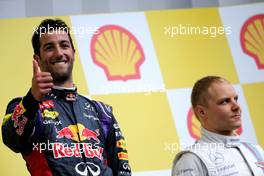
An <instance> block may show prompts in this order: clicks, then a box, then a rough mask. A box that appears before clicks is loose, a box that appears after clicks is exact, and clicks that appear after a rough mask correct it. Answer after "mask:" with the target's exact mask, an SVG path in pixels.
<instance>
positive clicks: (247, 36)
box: [240, 14, 264, 69]
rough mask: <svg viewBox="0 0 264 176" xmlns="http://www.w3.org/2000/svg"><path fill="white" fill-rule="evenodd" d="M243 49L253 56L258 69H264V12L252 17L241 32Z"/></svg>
mask: <svg viewBox="0 0 264 176" xmlns="http://www.w3.org/2000/svg"><path fill="white" fill-rule="evenodd" d="M240 42H241V46H242V49H243V51H244V52H245V53H246V54H248V55H249V56H251V57H252V58H253V59H254V60H255V62H256V64H257V67H258V69H264V14H258V15H255V16H252V17H250V18H249V19H247V21H246V22H245V23H244V25H243V27H242V29H241V32H240Z"/></svg>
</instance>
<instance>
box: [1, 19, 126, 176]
mask: <svg viewBox="0 0 264 176" xmlns="http://www.w3.org/2000/svg"><path fill="white" fill-rule="evenodd" d="M32 45H33V48H34V60H33V78H32V84H31V88H30V89H29V91H28V93H27V94H26V95H25V96H24V97H22V98H15V99H13V100H12V101H10V102H9V104H8V106H7V110H6V116H5V119H4V121H3V124H2V136H3V141H4V143H5V144H6V145H7V146H8V147H9V148H10V149H12V150H13V151H14V152H19V153H21V154H22V156H23V158H24V160H25V161H26V163H27V168H28V171H29V172H30V174H31V175H33V176H40V175H41V176H51V175H53V176H64V175H65V176H71V175H72V176H99V175H100V176H113V175H114V176H130V175H131V170H130V167H129V165H128V157H127V150H126V147H125V146H126V145H125V142H124V137H123V136H122V133H121V131H120V128H119V127H118V124H117V121H116V119H115V117H114V115H113V113H112V108H111V107H110V106H108V105H106V104H104V103H102V102H97V101H93V100H89V99H88V98H86V97H84V96H82V95H80V94H78V92H77V88H76V86H75V84H74V82H73V79H72V69H73V64H74V53H75V49H74V46H73V42H72V39H71V36H70V29H69V27H68V26H67V25H66V24H65V23H64V22H63V21H62V20H59V19H55V20H54V19H46V20H44V21H42V22H41V24H40V25H39V26H38V28H37V30H36V31H34V34H33V37H32ZM88 117H89V118H88ZM91 117H92V118H91ZM120 143H122V145H120ZM124 166H128V167H124Z"/></svg>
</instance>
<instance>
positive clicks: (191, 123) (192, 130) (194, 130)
mask: <svg viewBox="0 0 264 176" xmlns="http://www.w3.org/2000/svg"><path fill="white" fill-rule="evenodd" d="M187 127H188V131H189V134H190V136H191V137H192V138H193V139H195V140H199V139H200V138H201V132H200V129H201V124H200V122H199V120H198V119H197V117H196V116H195V114H194V112H193V109H192V107H190V108H189V111H188V114H187ZM242 132H243V129H242V127H240V128H238V129H237V130H236V131H235V133H236V134H237V135H241V134H242Z"/></svg>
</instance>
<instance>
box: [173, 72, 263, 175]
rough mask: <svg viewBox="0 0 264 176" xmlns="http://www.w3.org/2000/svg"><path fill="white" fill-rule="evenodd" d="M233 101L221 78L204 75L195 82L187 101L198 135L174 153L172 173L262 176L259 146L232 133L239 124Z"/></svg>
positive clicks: (234, 97) (232, 92)
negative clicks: (198, 137)
mask: <svg viewBox="0 0 264 176" xmlns="http://www.w3.org/2000/svg"><path fill="white" fill-rule="evenodd" d="M237 100H238V95H237V93H236V91H235V89H234V88H233V86H232V85H231V84H230V83H229V82H228V81H227V80H225V79H224V78H221V77H218V76H207V77H204V78H202V79H200V80H198V81H197V82H196V83H195V85H194V87H193V90H192V95H191V101H192V106H193V110H194V113H195V115H196V117H197V118H198V120H199V121H200V123H201V126H202V129H201V135H202V137H201V139H200V140H198V141H197V142H196V143H195V144H194V145H192V146H190V147H188V148H187V149H186V150H184V151H181V152H180V153H178V154H177V155H176V157H175V160H174V162H173V169H172V176H264V153H263V149H262V148H261V147H260V146H256V145H252V144H250V143H245V142H241V141H240V139H239V136H238V135H237V134H236V130H237V129H238V128H240V127H241V108H240V106H239V104H238V102H237Z"/></svg>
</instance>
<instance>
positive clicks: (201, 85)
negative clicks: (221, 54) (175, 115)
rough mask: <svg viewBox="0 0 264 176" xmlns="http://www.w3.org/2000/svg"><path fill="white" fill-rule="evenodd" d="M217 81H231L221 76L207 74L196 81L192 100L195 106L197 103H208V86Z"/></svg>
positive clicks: (205, 104)
mask: <svg viewBox="0 0 264 176" xmlns="http://www.w3.org/2000/svg"><path fill="white" fill-rule="evenodd" d="M216 82H218V83H223V82H225V83H229V82H228V81H227V80H226V79H224V78H222V77H220V76H206V77H203V78H201V79H199V80H198V81H196V83H195V84H194V86H193V89H192V93H191V102H192V107H193V108H195V107H196V106H197V105H203V106H207V105H208V104H207V101H206V96H207V95H208V88H209V87H210V86H211V85H212V84H213V83H216Z"/></svg>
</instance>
